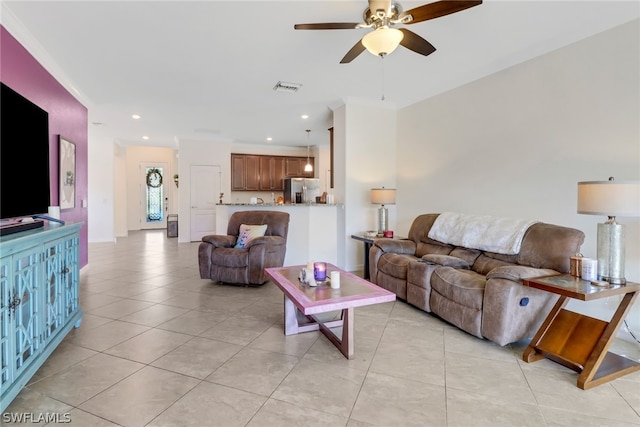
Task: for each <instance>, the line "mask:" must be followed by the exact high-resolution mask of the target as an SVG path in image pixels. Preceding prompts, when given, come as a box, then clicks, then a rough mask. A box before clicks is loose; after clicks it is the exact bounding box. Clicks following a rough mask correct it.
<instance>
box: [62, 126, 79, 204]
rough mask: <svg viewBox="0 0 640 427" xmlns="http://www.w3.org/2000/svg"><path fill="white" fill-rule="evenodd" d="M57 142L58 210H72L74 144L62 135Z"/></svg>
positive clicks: (73, 194) (74, 161)
mask: <svg viewBox="0 0 640 427" xmlns="http://www.w3.org/2000/svg"><path fill="white" fill-rule="evenodd" d="M58 142H59V143H58V159H59V169H58V170H59V174H60V182H59V187H58V198H59V203H60V209H72V208H74V207H75V206H76V144H74V143H73V142H72V141H70V140H69V139H68V138H65V137H64V136H62V135H59V136H58Z"/></svg>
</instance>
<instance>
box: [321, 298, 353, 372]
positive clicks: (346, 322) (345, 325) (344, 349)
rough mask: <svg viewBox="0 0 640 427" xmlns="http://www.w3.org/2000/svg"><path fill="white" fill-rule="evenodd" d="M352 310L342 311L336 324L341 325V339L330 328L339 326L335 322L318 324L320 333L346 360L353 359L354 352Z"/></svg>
mask: <svg viewBox="0 0 640 427" xmlns="http://www.w3.org/2000/svg"><path fill="white" fill-rule="evenodd" d="M353 314H354V309H353V308H346V309H344V310H342V319H341V320H339V321H338V322H339V323H341V324H342V337H341V338H338V337H337V336H336V334H334V333H333V331H332V330H331V328H333V327H336V326H340V324H338V323H337V322H333V324H331V323H320V324H319V325H320V332H322V333H323V334H324V336H326V337H327V338H328V339H329V341H331V343H332V344H333V345H335V346H336V347H338V350H340V352H341V353H342V354H343V355H344V357H346V358H347V359H353V352H354V349H353V347H354V339H353V320H354V315H353Z"/></svg>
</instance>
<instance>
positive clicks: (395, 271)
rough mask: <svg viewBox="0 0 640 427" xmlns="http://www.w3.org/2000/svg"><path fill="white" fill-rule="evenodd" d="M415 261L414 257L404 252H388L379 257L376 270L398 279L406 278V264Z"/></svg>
mask: <svg viewBox="0 0 640 427" xmlns="http://www.w3.org/2000/svg"><path fill="white" fill-rule="evenodd" d="M411 261H416V257H414V256H411V255H404V254H394V253H388V254H384V255H382V256H381V257H380V261H378V270H380V271H381V272H383V273H385V274H387V275H389V276H391V277H395V278H398V279H405V280H406V279H407V264H409V263H410V262H411Z"/></svg>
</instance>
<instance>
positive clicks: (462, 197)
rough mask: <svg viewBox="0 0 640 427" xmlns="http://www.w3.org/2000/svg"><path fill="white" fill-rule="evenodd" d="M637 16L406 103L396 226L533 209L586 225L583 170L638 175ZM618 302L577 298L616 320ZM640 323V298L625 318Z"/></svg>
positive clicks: (592, 175) (638, 253)
mask: <svg viewBox="0 0 640 427" xmlns="http://www.w3.org/2000/svg"><path fill="white" fill-rule="evenodd" d="M639 23H640V21H638V20H636V21H634V22H632V23H629V24H625V25H623V26H620V27H618V28H615V29H612V30H609V31H606V32H604V33H601V34H599V35H596V36H593V37H591V38H588V39H585V40H583V41H580V42H578V43H576V44H573V45H570V46H567V47H565V48H562V49H559V50H557V51H555V52H551V53H549V54H547V55H544V56H541V57H538V58H536V59H533V60H531V61H528V62H525V63H522V64H520V65H518V66H515V67H512V68H509V69H507V70H504V71H502V72H499V73H496V74H494V75H491V76H488V77H486V78H483V79H480V80H478V81H476V82H473V83H471V84H468V85H466V86H463V87H460V88H458V89H455V90H452V91H450V92H447V93H444V94H442V95H439V96H436V97H434V98H431V99H428V100H425V101H422V102H420V103H418V104H415V105H413V106H410V107H407V108H405V109H403V110H401V111H399V113H398V136H397V149H398V168H397V169H398V178H397V182H398V205H397V207H398V224H399V226H398V231H399V232H400V233H406V232H407V231H408V229H409V227H410V225H411V221H412V220H413V218H415V216H416V215H418V214H420V213H427V212H442V211H459V212H466V213H476V214H488V215H498V216H509V217H517V218H531V219H537V220H540V221H543V222H548V223H554V224H559V225H565V226H570V227H575V228H578V229H580V230H582V231H583V232H584V233H585V234H586V240H585V243H584V245H583V246H582V253H583V254H584V255H585V256H589V257H595V255H596V250H595V248H596V228H597V225H596V224H597V223H598V222H602V221H604V219H606V218H604V217H598V216H590V215H579V214H577V213H576V197H577V196H576V193H577V182H578V181H590V180H606V179H607V178H608V177H609V176H614V177H616V179H618V180H638V179H640V66H639V62H640V59H639V52H640V43H639V40H640V37H639V34H640V29H639V28H640V25H639ZM618 220H619V222H621V223H625V224H626V225H627V232H628V235H627V250H626V255H627V256H626V261H627V268H626V277H627V279H628V280H632V281H635V282H640V247H639V246H640V227H639V220H638V219H637V218H618ZM617 302H618V301H617V300H616V301H606V300H605V301H596V302H590V303H577V302H572V304H571V305H570V308H572V309H577V310H580V311H585V312H588V313H590V314H591V315H593V316H595V317H601V318H604V319H606V320H608V319H609V317H610V315H611V313H612V310H613V308H614V307H615V306H616V305H617ZM627 320H628V322H629V323H630V324H631V325H632V330H634V331H635V332H637V333H640V307H639V304H636V305H635V308H634V309H633V312H632V313H631V315H630V316H629V317H628V319H627Z"/></svg>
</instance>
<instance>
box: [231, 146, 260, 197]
mask: <svg viewBox="0 0 640 427" xmlns="http://www.w3.org/2000/svg"><path fill="white" fill-rule="evenodd" d="M259 189H260V156H257V155H250V154H232V155H231V190H232V191H242V190H247V191H258V190H259Z"/></svg>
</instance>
